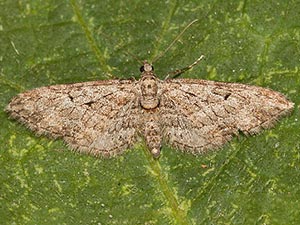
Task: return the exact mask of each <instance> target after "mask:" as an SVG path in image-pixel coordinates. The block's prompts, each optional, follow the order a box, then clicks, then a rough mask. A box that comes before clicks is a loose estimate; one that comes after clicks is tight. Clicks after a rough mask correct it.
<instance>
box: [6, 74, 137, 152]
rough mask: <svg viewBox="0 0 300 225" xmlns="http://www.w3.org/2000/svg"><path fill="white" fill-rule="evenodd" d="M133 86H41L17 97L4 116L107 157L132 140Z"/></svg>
mask: <svg viewBox="0 0 300 225" xmlns="http://www.w3.org/2000/svg"><path fill="white" fill-rule="evenodd" d="M134 87H135V84H134V82H133V81H118V80H110V81H95V82H85V83H76V84H66V85H54V86H49V87H42V88H37V89H33V90H31V91H27V92H24V93H21V94H19V95H17V96H16V97H15V98H13V100H12V101H11V102H10V104H9V105H8V106H7V111H8V112H10V114H11V116H12V117H13V118H16V119H18V120H19V121H21V122H22V123H24V124H25V125H27V126H28V127H29V128H30V129H32V130H34V131H36V132H37V133H38V134H47V135H49V136H52V137H54V138H63V139H64V141H65V142H66V143H67V144H68V145H69V146H70V147H71V148H73V149H76V150H78V151H80V152H86V153H91V154H93V155H102V156H104V157H110V156H114V155H117V154H119V153H122V152H123V151H124V150H125V149H127V148H129V147H130V146H131V145H132V144H133V142H134V141H135V137H136V124H135V123H136V121H138V118H139V113H138V111H137V110H138V108H137V95H136V93H135V92H134Z"/></svg>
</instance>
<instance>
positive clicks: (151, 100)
mask: <svg viewBox="0 0 300 225" xmlns="http://www.w3.org/2000/svg"><path fill="white" fill-rule="evenodd" d="M140 87H141V99H140V103H141V106H142V107H143V108H144V109H154V108H156V107H157V106H158V105H159V98H158V94H157V92H158V79H157V78H156V76H155V74H154V73H153V72H152V71H144V72H143V73H142V78H141V80H140Z"/></svg>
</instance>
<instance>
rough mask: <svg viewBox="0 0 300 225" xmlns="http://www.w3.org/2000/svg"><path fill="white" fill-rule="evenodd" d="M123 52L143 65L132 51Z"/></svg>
mask: <svg viewBox="0 0 300 225" xmlns="http://www.w3.org/2000/svg"><path fill="white" fill-rule="evenodd" d="M125 53H126V54H128V55H130V56H131V57H132V58H134V59H135V60H136V61H138V62H139V63H140V65H143V64H144V62H143V61H142V60H140V59H139V58H138V57H137V56H136V55H134V54H133V53H131V52H130V51H127V50H125Z"/></svg>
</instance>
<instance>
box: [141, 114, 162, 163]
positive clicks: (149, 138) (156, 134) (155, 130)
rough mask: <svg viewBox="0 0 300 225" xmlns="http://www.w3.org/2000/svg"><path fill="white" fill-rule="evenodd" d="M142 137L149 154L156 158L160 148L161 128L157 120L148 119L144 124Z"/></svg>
mask: <svg viewBox="0 0 300 225" xmlns="http://www.w3.org/2000/svg"><path fill="white" fill-rule="evenodd" d="M143 130H144V134H143V136H144V138H145V141H146V144H147V146H148V148H149V149H150V152H151V154H152V155H153V157H154V158H158V157H159V155H160V148H161V140H162V136H161V128H160V125H159V123H158V121H157V120H154V119H150V120H149V121H146V122H145V124H144V129H143Z"/></svg>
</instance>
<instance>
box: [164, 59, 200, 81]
mask: <svg viewBox="0 0 300 225" xmlns="http://www.w3.org/2000/svg"><path fill="white" fill-rule="evenodd" d="M202 59H204V55H201V56H200V57H199V58H198V59H197V60H196V61H195V62H193V63H192V64H191V65H189V66H187V67H184V68H182V69H178V70H175V71H172V72H169V73H168V74H167V76H166V78H165V80H167V79H170V78H171V79H172V78H176V77H178V76H179V75H180V74H182V73H184V72H186V71H188V70H190V69H192V68H193V67H194V66H196V65H197V64H198V63H199V62H200V61H201V60H202Z"/></svg>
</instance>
